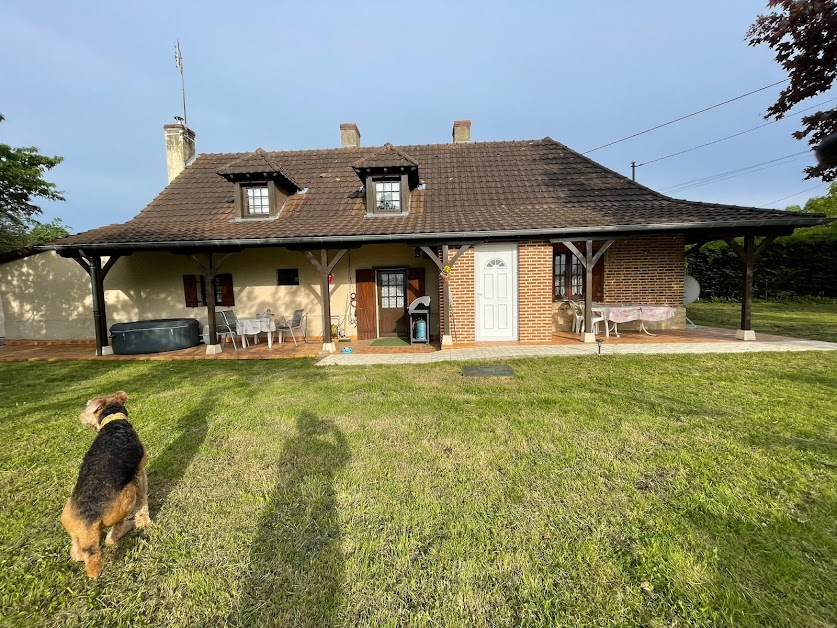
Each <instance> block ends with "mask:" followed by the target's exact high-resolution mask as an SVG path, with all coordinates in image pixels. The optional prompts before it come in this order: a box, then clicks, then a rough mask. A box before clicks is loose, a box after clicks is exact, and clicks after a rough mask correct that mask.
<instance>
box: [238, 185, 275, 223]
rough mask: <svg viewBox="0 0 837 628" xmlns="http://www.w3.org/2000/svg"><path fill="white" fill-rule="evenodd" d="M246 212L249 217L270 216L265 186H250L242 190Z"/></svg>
mask: <svg viewBox="0 0 837 628" xmlns="http://www.w3.org/2000/svg"><path fill="white" fill-rule="evenodd" d="M244 191H245V200H246V212H247V213H248V214H250V215H251V216H267V215H268V214H270V201H269V195H268V193H267V186H266V185H251V186H248V187H246V188H244Z"/></svg>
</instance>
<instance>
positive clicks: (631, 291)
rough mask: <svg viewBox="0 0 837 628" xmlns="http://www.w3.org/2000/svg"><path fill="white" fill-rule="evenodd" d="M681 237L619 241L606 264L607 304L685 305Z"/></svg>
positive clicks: (605, 293) (682, 241)
mask: <svg viewBox="0 0 837 628" xmlns="http://www.w3.org/2000/svg"><path fill="white" fill-rule="evenodd" d="M684 245H685V241H684V238H683V236H682V235H657V236H641V237H636V238H629V239H627V240H616V241H615V242H614V243H613V245H612V246H611V247H610V249H608V251H607V253H606V256H607V259H606V260H605V278H604V300H605V303H653V304H655V305H671V306H673V307H677V306H682V305H683V276H684V274H685V256H684Z"/></svg>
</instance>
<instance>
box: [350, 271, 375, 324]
mask: <svg viewBox="0 0 837 628" xmlns="http://www.w3.org/2000/svg"><path fill="white" fill-rule="evenodd" d="M355 284H356V286H357V287H356V288H355V289H356V290H357V292H356V294H355V296H356V297H357V300H356V303H355V306H356V314H355V315H356V316H357V339H358V340H375V338H377V337H378V326H377V318H376V316H375V309H376V308H375V271H374V270H372V269H371V268H361V269H358V270H356V271H355Z"/></svg>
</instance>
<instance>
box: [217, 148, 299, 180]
mask: <svg viewBox="0 0 837 628" xmlns="http://www.w3.org/2000/svg"><path fill="white" fill-rule="evenodd" d="M217 173H218V174H219V175H236V174H260V173H266V174H279V175H281V176H282V177H284V178H285V179H287V181H288V182H289V183H291V184H293V185H295V186H296V189H297V190H301V189H302V186H301V185H299V184H298V183H297V182H296V181H294V178H293V177H292V176H291V175H290V174H289V173H288V171H287V170H285V169H284V168H283V167H282V164H280V163H279V162H278V161H277V160H276V159H275V158H272V157H271V156H270V155H269V154H268V153H267V152H266V151H265V150H264V149H263V148H257V149H256V150H255V151H254V152H252V153H247V154H245V155H243V156H242V157H239V158H238V159H236V160H234V161H232V162H230V163H228V164H227V165H226V166H223V167H222V168H219V169H218V170H217Z"/></svg>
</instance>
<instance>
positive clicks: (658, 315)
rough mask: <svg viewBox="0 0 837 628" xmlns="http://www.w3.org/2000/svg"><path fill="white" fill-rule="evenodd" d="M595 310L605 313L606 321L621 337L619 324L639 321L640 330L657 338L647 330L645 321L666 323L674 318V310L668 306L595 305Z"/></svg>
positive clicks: (617, 335)
mask: <svg viewBox="0 0 837 628" xmlns="http://www.w3.org/2000/svg"><path fill="white" fill-rule="evenodd" d="M595 309H598V310H601V311H602V312H603V313H604V318H605V320H606V321H610V322H611V323H613V333H614V334H615V335H616V337H617V338H618V337H619V330H618V328H617V324H618V323H627V322H629V321H639V330H640V331H642V332H645V333H646V334H648V335H649V336H656V335H657V334H652V333H651V332H650V331H648V330H647V329H646V328H645V321H665V320H668V319H670V318H674V308H673V307H670V306H668V305H608V304H606V303H597V304H595Z"/></svg>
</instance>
